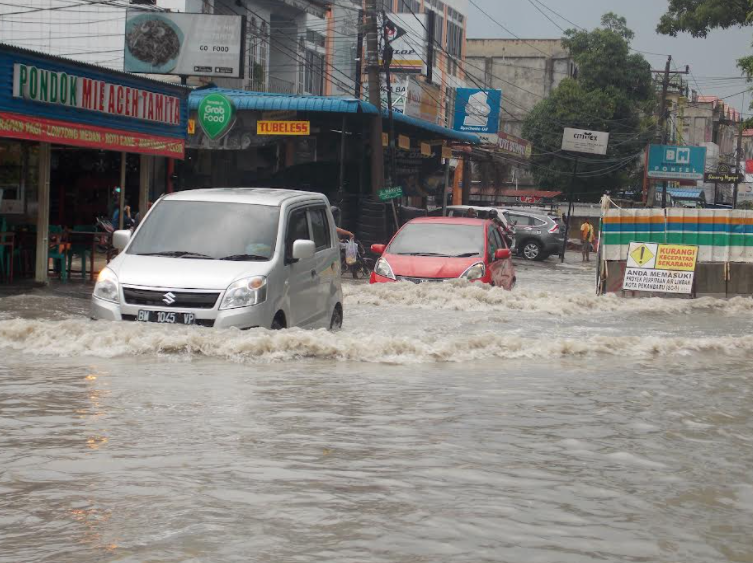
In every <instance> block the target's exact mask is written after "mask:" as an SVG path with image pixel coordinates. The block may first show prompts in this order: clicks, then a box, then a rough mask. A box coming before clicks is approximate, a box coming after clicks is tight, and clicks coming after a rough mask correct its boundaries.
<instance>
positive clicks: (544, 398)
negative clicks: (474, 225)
mask: <svg viewBox="0 0 753 563" xmlns="http://www.w3.org/2000/svg"><path fill="white" fill-rule="evenodd" d="M594 278H595V273H594V270H593V269H591V268H586V267H582V266H581V265H580V263H578V262H575V261H574V259H572V260H571V262H570V263H568V264H565V265H559V264H557V263H555V261H554V260H550V261H548V263H546V264H543V265H542V264H520V265H519V267H518V280H519V281H518V287H517V288H516V289H515V290H514V291H513V292H504V291H502V290H500V289H489V288H484V287H480V286H478V285H454V284H424V285H421V286H418V285H412V284H396V285H390V284H384V285H381V286H378V287H371V286H368V285H365V284H349V285H347V287H345V293H346V304H345V307H346V309H345V328H344V330H343V331H342V332H340V333H329V332H326V331H301V330H290V331H282V332H275V333H272V332H268V331H263V330H256V331H248V332H241V331H236V330H229V331H214V330H211V329H203V328H189V327H164V326H156V325H143V324H137V323H129V324H126V323H123V324H112V323H105V322H92V321H90V320H88V301H86V300H85V299H83V298H81V296H80V295H77V294H76V292H73V291H70V292H69V293H68V294H67V295H62V296H61V294H59V293H52V292H49V291H37V292H35V293H33V294H31V295H26V296H13V297H5V298H2V299H0V562H8V563H16V562H32V561H49V562H56V563H57V562H69V561H70V562H73V561H75V562H78V563H84V562H86V563H88V562H101V561H118V562H140V561H160V562H178V561H181V562H182V561H202V562H204V561H206V562H210V561H211V562H214V561H223V562H224V561H259V562H282V561H285V562H287V561H291V562H293V561H296V562H314V561H316V562H320V561H321V562H342V563H346V562H347V563H351V562H356V561H364V562H411V563H418V562H426V563H440V562H453V563H454V562H471V561H472V562H481V561H495V562H497V561H499V562H511V563H513V562H516V563H517V562H521V561H528V562H542V563H550V562H551V563H561V562H584V561H600V562H603V561H609V562H612V561H614V562H622V561H625V562H627V561H647V562H648V561H650V562H667V563H670V562H683V563H688V562H698V563H701V562H703V563H706V562H712V561H736V562H746V561H748V562H750V561H753V535H752V534H751V530H752V529H753V472H752V471H751V467H753V377H752V376H751V368H750V365H751V361H752V360H753V336H751V335H752V334H753V300H749V299H740V298H737V299H732V300H728V301H721V300H712V299H699V300H695V301H690V300H684V299H668V300H659V299H642V300H620V299H618V298H614V297H611V296H609V297H596V296H595V295H594V291H593V282H594Z"/></svg>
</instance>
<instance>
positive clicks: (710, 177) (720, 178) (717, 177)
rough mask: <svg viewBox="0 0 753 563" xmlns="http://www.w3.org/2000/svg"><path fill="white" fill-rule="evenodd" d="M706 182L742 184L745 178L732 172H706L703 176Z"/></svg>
mask: <svg viewBox="0 0 753 563" xmlns="http://www.w3.org/2000/svg"><path fill="white" fill-rule="evenodd" d="M703 181H704V182H718V183H720V184H734V183H735V182H742V181H743V177H742V176H741V175H738V174H733V173H731V172H706V173H705V174H704V175H703Z"/></svg>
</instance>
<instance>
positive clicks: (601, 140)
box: [562, 127, 609, 155]
mask: <svg viewBox="0 0 753 563" xmlns="http://www.w3.org/2000/svg"><path fill="white" fill-rule="evenodd" d="M608 144H609V133H605V132H603V131H591V130H590V129H572V128H570V127H565V131H564V132H563V133H562V150H563V151H571V152H583V153H586V154H601V155H604V154H607V145H608Z"/></svg>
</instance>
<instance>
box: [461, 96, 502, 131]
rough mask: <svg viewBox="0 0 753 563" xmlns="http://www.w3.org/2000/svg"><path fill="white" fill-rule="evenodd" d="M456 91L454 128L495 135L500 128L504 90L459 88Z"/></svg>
mask: <svg viewBox="0 0 753 563" xmlns="http://www.w3.org/2000/svg"><path fill="white" fill-rule="evenodd" d="M456 92H457V96H456V98H455V122H454V129H455V130H456V131H465V132H467V133H485V134H487V135H494V134H495V133H496V132H497V130H498V129H499V111H500V108H501V106H502V91H501V90H481V89H479V88H457V89H456Z"/></svg>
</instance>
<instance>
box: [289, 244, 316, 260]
mask: <svg viewBox="0 0 753 563" xmlns="http://www.w3.org/2000/svg"><path fill="white" fill-rule="evenodd" d="M314 254H316V243H315V242H314V241H313V240H304V239H299V240H297V241H295V242H294V243H293V260H294V261H296V262H297V261H298V260H308V259H309V258H313V257H314Z"/></svg>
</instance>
